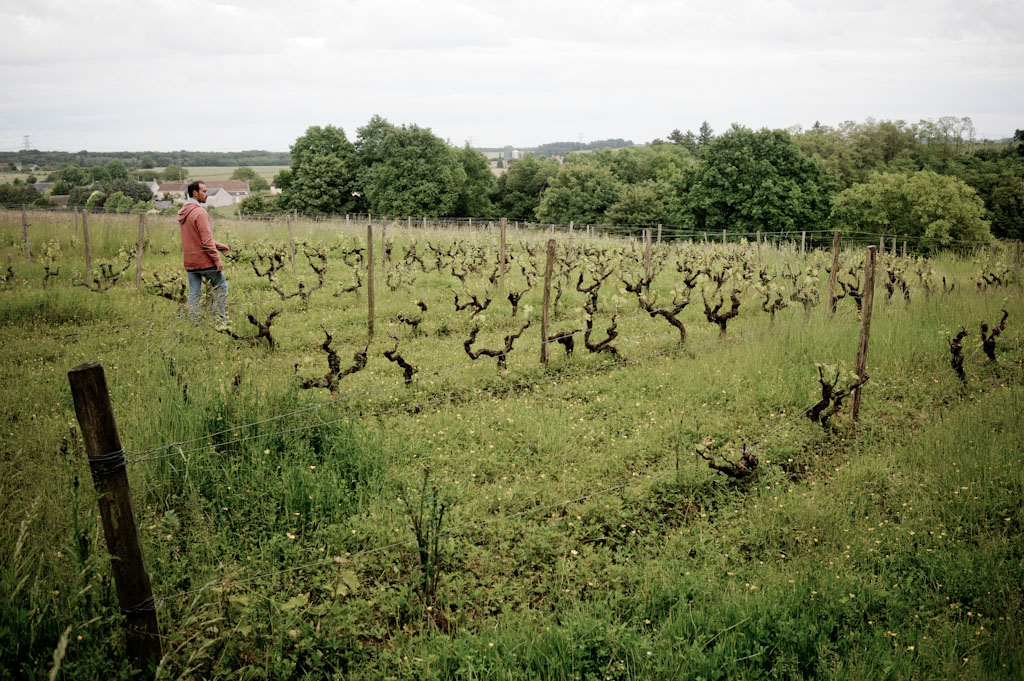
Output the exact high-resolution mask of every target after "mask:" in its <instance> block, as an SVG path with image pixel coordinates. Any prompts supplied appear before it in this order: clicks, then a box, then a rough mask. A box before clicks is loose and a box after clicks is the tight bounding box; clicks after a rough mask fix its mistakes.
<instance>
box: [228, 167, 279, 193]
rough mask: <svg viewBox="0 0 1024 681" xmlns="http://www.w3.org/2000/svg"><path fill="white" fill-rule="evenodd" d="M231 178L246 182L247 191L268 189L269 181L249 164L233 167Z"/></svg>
mask: <svg viewBox="0 0 1024 681" xmlns="http://www.w3.org/2000/svg"><path fill="white" fill-rule="evenodd" d="M231 179H232V180H241V181H242V182H248V183H249V191H251V192H262V191H266V190H268V189H270V183H269V182H267V181H266V180H265V179H263V177H262V176H261V175H260V174H259V173H257V172H256V171H255V170H253V169H252V168H250V167H249V166H241V167H239V168H235V171H234V172H233V173H231Z"/></svg>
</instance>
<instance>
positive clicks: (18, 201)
mask: <svg viewBox="0 0 1024 681" xmlns="http://www.w3.org/2000/svg"><path fill="white" fill-rule="evenodd" d="M39 198H40V196H39V191H38V190H37V189H36V188H35V187H33V186H32V185H30V184H21V185H15V184H13V183H12V184H0V205H3V206H20V205H24V204H28V203H33V202H34V201H36V200H37V199H39Z"/></svg>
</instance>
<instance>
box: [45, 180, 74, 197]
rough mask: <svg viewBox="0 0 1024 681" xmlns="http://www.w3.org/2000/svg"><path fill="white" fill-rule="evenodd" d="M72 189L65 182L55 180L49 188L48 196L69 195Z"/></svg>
mask: <svg viewBox="0 0 1024 681" xmlns="http://www.w3.org/2000/svg"><path fill="white" fill-rule="evenodd" d="M72 189H74V187H73V186H71V185H70V184H68V183H67V182H65V181H64V180H57V182H55V183H54V185H53V187H51V188H50V195H51V196H63V195H68V194H71V190H72Z"/></svg>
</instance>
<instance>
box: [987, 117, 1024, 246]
mask: <svg viewBox="0 0 1024 681" xmlns="http://www.w3.org/2000/svg"><path fill="white" fill-rule="evenodd" d="M1018 132H1020V131H1018ZM989 214H990V216H991V219H992V234H993V235H995V236H996V237H999V238H1001V239H1024V179H1021V178H1020V177H1016V176H1014V175H1011V174H1009V173H1007V174H1005V175H1004V176H1003V177H1001V178H1000V183H999V184H998V185H997V186H996V187H995V188H994V189H993V190H992V195H991V199H990V205H989Z"/></svg>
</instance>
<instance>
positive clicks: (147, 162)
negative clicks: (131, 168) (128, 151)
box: [138, 154, 156, 170]
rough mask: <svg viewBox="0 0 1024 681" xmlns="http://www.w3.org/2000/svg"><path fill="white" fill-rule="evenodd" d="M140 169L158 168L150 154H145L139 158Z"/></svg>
mask: <svg viewBox="0 0 1024 681" xmlns="http://www.w3.org/2000/svg"><path fill="white" fill-rule="evenodd" d="M138 167H139V168H141V169H142V170H151V169H153V168H156V161H155V160H153V157H152V156H150V155H149V154H143V155H142V156H139V161H138Z"/></svg>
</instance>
